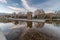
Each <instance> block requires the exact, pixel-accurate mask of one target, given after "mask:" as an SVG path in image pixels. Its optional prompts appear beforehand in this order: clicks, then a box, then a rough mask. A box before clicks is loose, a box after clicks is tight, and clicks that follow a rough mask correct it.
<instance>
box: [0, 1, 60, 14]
mask: <svg viewBox="0 0 60 40" xmlns="http://www.w3.org/2000/svg"><path fill="white" fill-rule="evenodd" d="M36 9H43V10H44V11H45V12H54V11H57V10H60V0H0V12H3V13H12V12H20V11H23V12H24V11H26V10H29V11H34V10H36Z"/></svg>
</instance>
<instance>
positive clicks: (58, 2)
mask: <svg viewBox="0 0 60 40" xmlns="http://www.w3.org/2000/svg"><path fill="white" fill-rule="evenodd" d="M33 7H36V8H41V9H44V10H45V11H46V12H52V11H56V10H60V0H48V1H46V2H44V3H39V4H38V5H33Z"/></svg>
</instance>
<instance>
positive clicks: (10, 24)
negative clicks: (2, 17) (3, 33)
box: [0, 23, 14, 30]
mask: <svg viewBox="0 0 60 40" xmlns="http://www.w3.org/2000/svg"><path fill="white" fill-rule="evenodd" d="M13 25H14V24H12V23H0V28H1V29H2V30H4V29H9V27H11V26H13Z"/></svg>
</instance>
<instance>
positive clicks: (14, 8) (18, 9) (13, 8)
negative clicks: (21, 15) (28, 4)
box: [8, 6, 24, 11]
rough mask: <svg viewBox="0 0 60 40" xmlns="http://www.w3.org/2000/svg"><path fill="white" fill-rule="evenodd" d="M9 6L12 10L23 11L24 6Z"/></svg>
mask: <svg viewBox="0 0 60 40" xmlns="http://www.w3.org/2000/svg"><path fill="white" fill-rule="evenodd" d="M8 8H10V9H12V10H16V11H21V10H22V11H23V10H24V8H17V7H12V6H8Z"/></svg>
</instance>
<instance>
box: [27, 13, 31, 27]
mask: <svg viewBox="0 0 60 40" xmlns="http://www.w3.org/2000/svg"><path fill="white" fill-rule="evenodd" d="M27 19H28V20H31V19H32V12H27ZM27 27H30V28H31V27H32V22H29V21H28V22H27Z"/></svg>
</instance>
